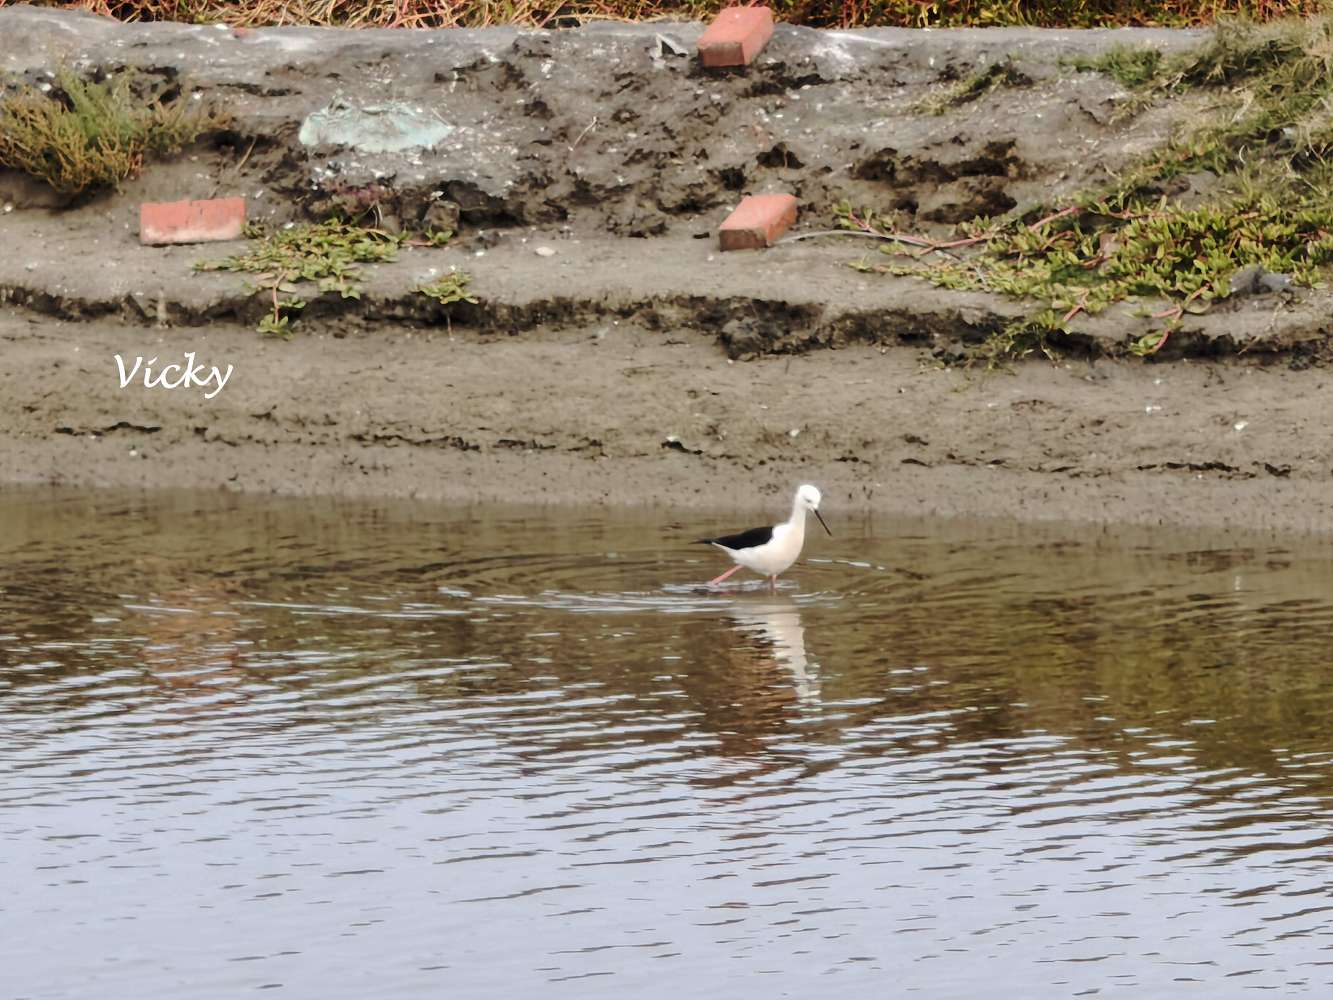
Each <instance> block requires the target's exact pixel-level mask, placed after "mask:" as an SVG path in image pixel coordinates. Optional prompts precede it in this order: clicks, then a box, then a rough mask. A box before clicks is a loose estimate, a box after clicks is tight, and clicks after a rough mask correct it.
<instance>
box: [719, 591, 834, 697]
mask: <svg viewBox="0 0 1333 1000" xmlns="http://www.w3.org/2000/svg"><path fill="white" fill-rule="evenodd" d="M728 610H729V611H730V613H731V616H732V617H733V618H734V619H736V622H737V624H738V625H739V626H740V629H741V631H743V632H750V633H753V634H754V635H756V636H758V637H759V638H760V639H762V640H764V642H765V643H766V644H767V645H768V647H769V649H770V651H771V653H772V658H773V661H774V662H775V663H776V664H777V665H778V666H780V667H781V668H782V669H783V670H785V671H786V672H787V674H788V675H789V676H790V677H791V682H792V689H793V690H794V691H795V693H796V699H797V700H798V701H800V702H802V703H810V702H818V701H819V665H818V664H814V663H811V662H810V660H809V658H808V657H807V656H806V654H805V626H804V625H802V624H801V611H800V608H798V607H797V606H796V603H795V602H794V601H791V600H785V601H783V600H774V599H772V598H769V597H765V598H763V599H761V600H753V601H749V600H745V599H741V600H738V601H737V602H736V603H735V604H733V605H732V606H731V607H730V608H729V609H728Z"/></svg>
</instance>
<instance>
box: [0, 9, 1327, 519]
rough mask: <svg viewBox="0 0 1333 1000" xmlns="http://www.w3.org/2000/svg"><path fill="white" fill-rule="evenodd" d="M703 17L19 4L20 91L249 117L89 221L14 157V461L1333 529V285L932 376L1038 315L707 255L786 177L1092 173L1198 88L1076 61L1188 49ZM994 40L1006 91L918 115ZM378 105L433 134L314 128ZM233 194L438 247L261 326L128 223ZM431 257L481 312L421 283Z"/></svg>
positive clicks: (6, 265)
mask: <svg viewBox="0 0 1333 1000" xmlns="http://www.w3.org/2000/svg"><path fill="white" fill-rule="evenodd" d="M699 31H700V27H699V26H697V25H680V24H673V25H648V26H637V27H627V26H621V25H614V26H608V25H604V26H596V27H589V28H586V29H581V30H577V31H568V32H557V33H541V32H523V31H515V30H509V29H496V30H488V31H477V32H439V33H431V32H422V33H402V32H378V31H376V32H357V33H345V32H328V31H320V30H317V29H281V30H273V31H260V32H254V33H239V34H237V33H233V32H230V31H228V30H226V29H220V28H211V27H210V28H195V27H182V26H175V25H141V26H127V25H120V24H116V23H114V22H110V21H105V20H101V19H97V18H92V17H88V16H80V15H73V14H69V13H56V12H52V11H46V10H36V9H30V8H22V7H7V8H4V9H0V36H3V37H5V38H6V40H7V42H8V43H9V44H7V45H6V47H5V49H4V51H3V52H0V75H2V76H4V77H5V79H6V81H7V84H8V85H10V86H13V85H16V84H17V83H19V82H22V81H42V80H45V79H47V77H46V76H45V74H47V73H48V72H50V71H51V70H52V68H54V67H56V66H59V65H62V64H63V65H72V66H75V67H78V68H81V69H85V70H95V69H100V70H114V69H118V68H121V67H132V68H135V69H138V70H140V71H142V72H145V73H148V74H150V75H152V76H155V77H156V78H158V79H160V80H162V81H165V82H167V83H168V84H170V85H171V86H176V87H179V89H180V91H181V93H182V95H184V96H185V97H186V98H187V99H192V96H191V95H194V94H198V95H199V98H200V100H201V101H216V102H221V103H223V104H225V106H226V107H227V108H228V110H229V111H231V112H232V114H233V121H232V124H231V126H229V128H228V129H227V130H225V131H223V132H221V133H218V134H214V135H211V136H209V137H208V138H207V139H206V140H205V141H202V142H200V143H199V144H197V145H196V146H195V147H194V148H191V149H189V150H187V151H186V152H185V154H184V155H182V156H181V157H180V158H178V159H176V160H174V161H172V162H169V163H160V164H150V165H149V166H148V168H147V169H146V170H145V172H144V174H143V176H142V177H140V178H138V179H137V180H134V181H132V182H130V183H129V184H127V185H126V187H125V190H124V191H123V192H121V193H119V194H113V195H106V196H102V197H98V198H95V199H92V200H90V201H87V202H84V203H80V204H76V205H73V206H59V205H57V204H55V203H54V202H53V200H52V198H51V197H50V196H49V195H48V194H46V193H44V192H42V191H41V190H39V189H37V188H36V187H35V186H33V185H32V184H30V183H27V182H24V181H21V180H20V179H18V178H17V177H16V176H15V175H12V174H9V175H3V174H0V200H3V207H4V208H6V209H7V210H6V211H5V212H4V214H3V215H0V232H2V234H3V236H4V237H5V246H6V249H7V252H6V253H4V254H0V350H2V351H3V356H4V358H5V364H4V366H3V367H2V368H0V414H3V417H4V419H3V421H0V481H5V482H59V483H65V484H69V485H75V486H88V487H95V486H115V487H202V488H205V489H214V488H216V489H228V490H247V491H258V492H275V493H282V494H293V495H302V494H329V495H361V496H372V495H374V496H400V497H419V498H428V499H436V500H457V501H479V500H480V501H495V500H514V499H518V500H527V501H536V502H554V503H578V504H584V503H663V504H666V505H669V506H671V507H673V508H687V507H691V506H694V507H698V506H709V507H747V508H749V507H757V506H769V505H771V501H773V500H775V499H777V498H779V497H785V496H786V495H787V493H788V491H789V490H790V488H791V486H792V484H793V483H794V482H796V481H801V480H809V481H813V482H817V483H819V484H820V485H821V486H822V487H824V488H825V490H826V492H827V494H828V496H829V502H830V504H831V505H833V507H834V509H838V510H840V511H842V512H844V513H847V512H852V511H881V512H885V513H896V514H927V515H929V514H944V515H985V516H1011V517H1020V518H1025V519H1042V520H1074V521H1090V522H1112V521H1114V522H1128V523H1137V524H1144V525H1161V524H1179V525H1184V524H1197V525H1210V526H1234V527H1237V528H1247V529H1248V528H1279V529H1301V530H1307V529H1309V530H1324V526H1325V525H1328V524H1333V517H1331V516H1330V515H1333V510H1330V507H1333V502H1331V501H1330V499H1329V498H1330V497H1333V490H1330V485H1331V484H1330V482H1329V480H1330V478H1331V477H1333V462H1331V461H1330V460H1329V458H1328V456H1329V455H1330V454H1331V453H1333V449H1330V447H1329V446H1330V444H1331V443H1333V442H1331V441H1330V432H1329V430H1328V428H1327V422H1326V421H1325V420H1324V419H1323V410H1324V409H1325V399H1326V393H1327V380H1328V376H1327V374H1326V372H1325V370H1324V369H1323V367H1322V358H1323V357H1324V354H1325V351H1326V341H1327V335H1328V329H1329V325H1330V321H1329V318H1328V317H1329V315H1330V310H1329V308H1328V298H1327V294H1326V293H1323V292H1307V291H1285V292H1282V293H1281V294H1277V293H1274V294H1256V295H1249V296H1244V297H1237V298H1235V299H1234V300H1229V301H1228V302H1226V303H1224V304H1223V305H1222V306H1218V307H1216V308H1214V309H1213V310H1212V311H1210V312H1209V313H1207V314H1205V315H1200V316H1194V315H1189V316H1186V317H1185V320H1184V324H1183V327H1182V329H1181V330H1180V331H1179V332H1178V333H1176V334H1173V336H1172V338H1171V342H1170V349H1169V352H1164V355H1169V356H1170V357H1171V358H1173V359H1174V360H1172V361H1170V363H1167V364H1162V363H1152V364H1147V363H1144V362H1142V361H1139V360H1133V359H1124V360H1108V359H1107V358H1106V357H1105V355H1106V354H1108V353H1116V352H1117V351H1119V350H1121V349H1122V348H1123V346H1124V344H1125V343H1126V342H1127V341H1128V339H1129V338H1131V337H1133V336H1135V335H1137V334H1138V333H1139V332H1141V330H1142V327H1143V325H1144V324H1145V323H1147V322H1148V320H1147V319H1146V318H1145V317H1144V316H1143V315H1141V313H1142V310H1140V314H1139V315H1135V314H1134V313H1133V311H1132V310H1128V309H1118V310H1112V311H1111V312H1108V313H1106V314H1103V315H1102V316H1099V317H1097V318H1096V319H1094V320H1087V319H1081V320H1078V321H1076V322H1074V323H1073V324H1072V329H1073V332H1072V333H1071V335H1070V336H1069V337H1068V338H1067V339H1066V342H1065V343H1064V345H1063V346H1064V348H1065V349H1066V351H1067V356H1066V358H1065V359H1064V360H1062V361H1061V362H1059V363H1057V364H1049V363H1047V362H1046V361H1044V360H1038V361H1034V362H1028V363H1023V364H1017V365H1014V366H1013V367H1012V370H1011V371H1010V372H1008V373H1005V374H991V375H988V374H986V373H985V372H984V371H982V370H981V369H980V368H974V369H971V370H964V369H960V368H959V367H957V365H956V363H955V362H956V360H957V358H958V356H959V354H960V352H961V350H962V349H963V348H964V347H966V346H967V345H969V344H976V343H978V342H980V341H982V340H984V339H985V338H986V337H988V336H990V335H992V334H994V333H995V332H996V331H998V330H1000V329H1001V328H1002V327H1003V326H1004V325H1005V324H1006V323H1007V322H1009V321H1010V320H1011V319H1013V318H1015V317H1017V316H1019V315H1022V314H1023V312H1024V309H1025V306H1023V305H1022V304H1020V303H1016V302H1013V301H1010V300H1005V299H1000V298H997V297H994V296H990V295H987V294H984V293H979V292H950V291H944V290H940V289H932V288H928V287H926V286H924V285H922V284H921V283H919V282H917V281H915V280H913V279H910V278H893V277H888V276H883V275H867V274H863V273H860V272H858V271H857V270H855V269H853V268H852V267H849V266H848V265H849V264H851V263H853V262H855V261H856V260H857V259H858V258H863V257H866V256H867V255H874V254H875V245H874V244H872V243H870V242H869V241H861V240H852V239H841V240H834V239H828V238H819V239H811V240H801V241H796V242H791V243H786V244H783V245H781V246H778V247H775V248H772V249H770V250H768V251H765V252H764V253H759V254H756V253H741V254H727V255H722V254H720V253H718V251H717V249H716V240H715V229H716V226H717V224H718V223H719V222H720V221H721V219H722V218H723V217H724V215H725V214H726V211H727V210H728V209H729V207H730V206H731V205H733V204H734V203H735V201H736V200H737V199H738V198H739V197H740V196H741V195H742V194H744V193H748V192H760V191H765V190H789V191H792V192H794V193H795V194H797V195H798V197H800V198H801V199H802V202H803V205H804V210H803V215H802V217H801V221H800V222H799V224H798V226H797V229H796V231H795V233H794V234H793V235H797V236H803V235H807V234H811V233H814V232H818V231H820V230H823V229H825V228H827V227H828V226H829V225H830V223H831V221H832V220H831V211H832V206H833V204H834V203H835V202H836V201H838V200H841V199H850V200H852V201H854V202H861V203H866V204H878V205H882V206H885V207H891V208H894V209H895V210H897V211H898V212H899V213H900V214H901V217H902V218H903V219H904V223H905V225H911V226H913V227H917V228H919V229H921V230H922V231H928V232H939V233H942V232H944V231H945V230H946V228H947V227H948V226H949V224H951V223H952V222H954V221H956V220H957V219H960V218H967V217H970V216H971V215H973V214H975V213H977V212H979V211H996V212H1002V211H1017V210H1021V209H1022V208H1023V206H1025V205H1028V204H1036V203H1039V202H1045V201H1049V200H1050V199H1051V198H1053V197H1054V198H1058V197H1060V196H1062V195H1064V194H1068V193H1072V192H1074V191H1076V190H1079V189H1082V188H1086V187H1088V186H1089V185H1091V184H1094V183H1096V182H1098V181H1099V180H1101V179H1104V178H1105V177H1107V176H1110V175H1111V174H1113V173H1114V172H1115V171H1117V170H1119V169H1122V168H1123V167H1124V166H1125V165H1126V164H1127V163H1130V162H1132V161H1133V159H1134V158H1135V157H1136V156H1138V155H1140V154H1141V153H1142V151H1143V150H1145V149H1147V148H1151V147H1152V146H1153V145H1155V144H1157V143H1160V142H1161V141H1163V139H1164V138H1165V137H1167V136H1168V135H1170V134H1171V133H1172V131H1173V130H1174V129H1175V128H1177V127H1178V126H1179V125H1180V124H1181V122H1183V121H1185V120H1187V119H1188V118H1189V117H1190V116H1191V115H1193V114H1196V113H1197V112H1198V110H1199V109H1198V107H1197V106H1196V105H1197V103H1198V101H1200V100H1202V98H1200V97H1198V95H1195V96H1193V97H1191V96H1189V95H1186V96H1184V97H1182V98H1180V99H1178V100H1172V101H1168V102H1158V103H1156V104H1151V103H1150V104H1148V105H1145V106H1141V107H1140V106H1137V105H1135V106H1134V107H1133V108H1132V109H1131V111H1132V113H1122V112H1124V111H1125V108H1126V105H1127V102H1129V101H1130V95H1129V94H1127V93H1125V92H1124V91H1123V90H1122V89H1120V88H1119V87H1118V86H1117V85H1116V84H1115V83H1114V82H1113V81H1111V80H1109V79H1108V78H1107V77H1105V76H1102V75H1100V74H1096V73H1076V72H1074V71H1072V70H1071V69H1069V68H1068V59H1069V58H1070V57H1071V56H1072V55H1075V54H1079V53H1083V54H1087V53H1093V52H1098V51H1104V50H1105V49H1106V48H1108V47H1110V46H1112V45H1115V44H1121V43H1125V42H1133V43H1135V44H1152V45H1156V46H1160V47H1162V48H1164V49H1172V48H1179V47H1181V46H1185V45H1189V44H1192V43H1193V42H1194V40H1195V39H1196V37H1197V36H1195V35H1192V34H1190V33H1186V32H1175V33H1167V32H1131V31H1099V32H1039V31H1013V30H1004V31H957V32H922V33H916V32H898V31H870V32H855V33H848V32H823V33H821V32H815V31H808V30H804V29H796V28H787V27H782V28H779V30H778V32H777V35H776V36H775V38H774V41H773V43H772V45H771V46H770V48H769V49H768V50H766V52H765V54H764V56H763V57H762V58H761V60H760V61H759V63H758V64H756V65H755V66H754V67H752V68H751V69H750V70H749V71H748V72H746V73H743V74H734V73H731V74H720V75H715V74H705V73H703V71H701V70H700V69H699V67H698V66H697V65H696V64H695V62H694V60H692V59H690V58H689V57H688V56H681V55H677V54H675V51H676V50H677V49H678V48H679V49H681V50H683V51H686V52H688V51H689V49H690V46H691V45H692V44H693V42H694V40H695V38H696V37H697V35H698V33H699ZM1006 59H1007V60H1010V61H1011V62H1012V65H1013V66H1016V67H1018V72H1017V75H1012V76H1011V82H1010V83H1009V84H1007V85H1006V86H1003V87H998V88H996V89H994V90H990V91H987V92H985V93H982V94H980V95H979V96H976V97H975V99H971V100H968V101H965V102H963V103H961V104H958V105H956V106H949V107H945V108H944V109H943V113H941V114H934V113H925V112H923V110H922V101H923V100H925V99H928V98H931V97H939V96H940V95H941V94H944V93H947V92H948V91H949V88H951V87H953V86H955V85H956V84H957V82H958V81H959V80H961V79H963V78H965V77H966V76H968V75H969V74H971V73H974V72H975V71H977V70H978V69H979V68H980V69H984V68H985V67H987V66H991V65H995V64H996V63H997V62H998V61H1003V60H1006ZM388 104H395V106H406V107H410V108H422V109H424V111H423V114H425V115H426V117H427V118H429V120H430V121H431V122H433V123H435V124H436V125H440V124H445V125H448V127H449V129H450V131H449V133H448V136H447V137H446V138H445V140H444V141H443V142H441V143H439V144H437V145H436V146H435V147H434V148H431V149H423V148H416V149H411V150H407V151H399V152H369V151H367V150H365V149H360V148H357V147H356V146H355V145H348V144H347V143H327V142H322V141H314V142H303V141H302V140H301V133H302V130H303V128H305V127H306V126H308V124H309V122H310V116H311V115H312V114H315V113H317V112H320V111H321V109H323V110H328V109H329V108H330V107H333V106H334V105H336V106H337V107H342V108H345V107H348V106H356V107H360V108H363V109H367V108H373V107H381V106H385V105H388ZM307 137H309V132H307ZM1187 183H1193V182H1188V181H1187ZM220 195H244V196H245V197H246V198H247V199H248V201H249V204H250V206H251V213H252V216H253V217H255V218H258V219H260V220H264V221H268V222H271V223H277V224H281V223H285V222H289V221H295V220H301V219H308V218H315V217H320V216H321V215H322V214H326V213H327V212H329V211H330V210H332V209H334V208H337V207H339V206H341V207H344V208H346V207H348V206H360V207H361V208H363V209H366V210H367V211H368V212H369V213H370V214H369V216H368V218H371V219H373V221H374V222H375V224H376V225H380V226H383V227H385V228H388V229H411V228H414V227H423V226H433V225H444V224H447V225H449V226H456V227H457V228H458V231H459V232H458V236H457V237H456V238H455V240H454V241H453V242H452V243H451V244H450V245H449V246H447V247H443V248H436V247H416V248H411V249H404V250H403V251H402V252H401V253H400V255H399V258H398V260H396V261H394V262H393V263H388V264H383V265H376V266H367V267H365V268H364V269H363V272H362V274H361V276H360V284H361V292H362V294H361V297H360V298H359V299H344V298H342V297H341V296H339V295H337V294H336V293H329V294H327V295H320V294H318V293H313V294H312V295H311V296H310V304H309V305H308V306H307V308H306V309H305V310H304V311H303V312H302V314H301V316H300V320H299V324H298V326H297V328H296V330H297V332H296V336H295V337H294V338H293V339H291V340H288V341H282V340H272V339H264V338H261V337H260V336H259V335H258V334H256V333H255V332H254V329H253V326H254V323H255V322H256V320H257V319H258V318H259V316H261V315H262V314H263V312H264V311H265V309H266V303H265V302H264V301H263V299H262V297H259V296H256V295H254V294H253V293H252V291H251V290H250V289H249V288H248V287H247V284H246V281H245V280H244V278H243V277H242V276H240V275H236V274H232V273H226V272H210V273H195V272H194V271H193V265H194V264H195V263H196V262H198V261H200V260H209V259H215V258H217V257H219V256H224V255H226V254H228V253H232V252H235V251H236V250H237V249H238V247H236V246H235V245H228V246H222V245H218V246H208V247H177V248H148V247H141V246H140V245H139V244H138V242H137V238H136V211H137V206H138V204H139V202H140V201H141V200H144V199H165V198H180V197H210V196H220ZM539 248H540V250H541V251H542V252H541V253H538V250H539ZM449 270H465V271H466V272H467V273H468V274H470V275H471V278H472V285H471V286H470V287H471V290H472V291H473V292H474V293H475V295H476V297H477V299H478V301H477V302H475V303H466V302H463V303H454V304H452V305H450V306H447V307H445V306H441V305H440V304H439V303H435V302H432V301H431V300H429V299H427V298H425V297H424V296H422V295H421V294H420V293H419V292H418V291H417V289H418V287H419V286H420V285H421V284H422V283H423V282H426V281H429V280H430V279H431V278H433V277H435V276H438V275H440V274H443V273H445V272H447V271H449ZM187 351H188V352H194V354H195V355H196V357H197V358H198V360H199V361H200V362H202V363H204V364H206V365H219V366H221V367H224V368H225V367H227V366H232V367H233V369H234V373H233V375H232V376H231V378H230V380H229V381H228V383H227V385H226V387H225V388H224V389H223V390H222V391H220V392H219V393H217V394H216V395H215V396H214V397H213V398H211V399H205V398H204V391H203V390H201V389H198V388H182V389H175V390H164V389H161V388H154V389H147V388H145V387H144V386H143V384H142V379H141V377H140V379H139V380H135V381H132V382H131V384H130V385H128V386H125V387H122V386H121V384H120V383H121V379H120V375H119V369H118V366H117V363H116V360H115V358H116V355H120V356H121V357H122V359H124V361H125V363H126V364H130V365H132V364H133V359H135V358H138V357H142V358H143V359H145V363H151V364H154V365H156V366H157V368H158V370H160V369H161V367H162V366H164V365H166V364H169V363H180V362H181V361H182V360H183V356H184V354H185V352H187ZM154 358H156V359H157V361H155V362H154V361H152V360H151V359H154ZM1099 358H1100V360H1095V359H1099ZM1161 360H1165V358H1164V357H1163V356H1159V358H1158V361H1159V362H1160V361H1161ZM779 505H780V503H779Z"/></svg>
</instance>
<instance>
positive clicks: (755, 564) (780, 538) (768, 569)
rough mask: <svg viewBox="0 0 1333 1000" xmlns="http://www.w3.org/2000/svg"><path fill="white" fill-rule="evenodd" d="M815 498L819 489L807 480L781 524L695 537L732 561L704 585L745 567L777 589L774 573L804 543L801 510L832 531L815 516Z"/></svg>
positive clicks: (793, 558) (792, 558)
mask: <svg viewBox="0 0 1333 1000" xmlns="http://www.w3.org/2000/svg"><path fill="white" fill-rule="evenodd" d="M819 500H820V496H819V490H817V489H815V488H814V487H813V486H811V485H809V484H808V483H807V484H806V485H804V486H802V487H800V488H799V489H797V491H796V497H795V499H794V500H792V504H791V517H789V518H787V520H785V521H783V522H782V523H781V524H775V525H773V526H772V527H771V528H751V529H750V530H749V531H741V532H738V533H736V534H734V535H723V536H722V537H720V538H701V539H699V542H698V544H700V545H714V546H716V547H717V548H719V549H721V550H722V551H723V552H725V553H726V554H727V555H729V556H731V558H732V559H734V560H735V561H736V565H735V566H733V567H731V569H729V570H727V571H726V572H725V573H723V574H722V575H721V576H719V577H715V578H714V579H712V580H709V581H708V586H710V587H712V586H714V585H715V584H719V583H721V582H722V581H723V580H725V579H726V578H727V577H729V576H731V574H732V573H735V572H736V571H737V570H738V569H741V568H745V569H750V570H754V571H755V572H756V573H758V574H760V575H761V576H766V577H768V582H769V586H770V588H771V589H773V590H777V588H778V574H779V573H783V572H786V570H787V568H788V567H789V566H790V565H791V564H792V563H794V562H795V561H796V558H797V557H798V556H799V555H800V554H801V546H802V545H803V544H805V512H806V511H807V510H808V511H812V512H813V513H814V515H815V517H816V518H818V519H819V523H820V525H821V526H822V527H823V529H824V530H825V531H828V533H829V535H830V536H831V535H832V534H833V532H831V531H829V528H828V525H827V524H824V519H823V518H822V517H820V515H819Z"/></svg>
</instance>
